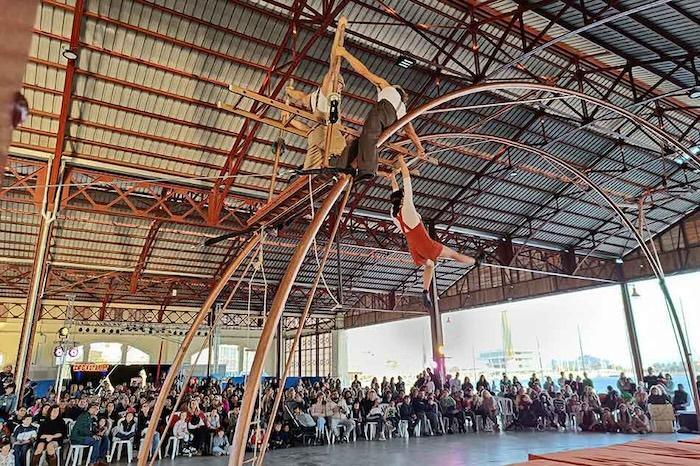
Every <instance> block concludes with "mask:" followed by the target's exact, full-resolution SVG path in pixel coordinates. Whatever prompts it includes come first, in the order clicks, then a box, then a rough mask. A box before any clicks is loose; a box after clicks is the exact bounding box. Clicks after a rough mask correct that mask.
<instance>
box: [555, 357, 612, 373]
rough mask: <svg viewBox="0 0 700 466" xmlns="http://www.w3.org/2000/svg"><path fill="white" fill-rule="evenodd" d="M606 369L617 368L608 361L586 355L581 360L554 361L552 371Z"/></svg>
mask: <svg viewBox="0 0 700 466" xmlns="http://www.w3.org/2000/svg"><path fill="white" fill-rule="evenodd" d="M605 369H617V366H616V365H615V364H613V363H612V362H610V361H608V360H607V359H601V358H597V357H595V356H591V355H589V354H584V355H583V357H581V358H576V359H570V360H563V359H562V360H559V359H553V360H552V370H554V371H562V370H564V371H567V370H605Z"/></svg>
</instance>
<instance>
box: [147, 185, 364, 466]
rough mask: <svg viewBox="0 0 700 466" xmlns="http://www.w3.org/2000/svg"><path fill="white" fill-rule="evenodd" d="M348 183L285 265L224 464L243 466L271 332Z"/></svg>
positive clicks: (327, 203)
mask: <svg viewBox="0 0 700 466" xmlns="http://www.w3.org/2000/svg"><path fill="white" fill-rule="evenodd" d="M349 182H350V177H349V176H347V175H342V176H341V177H340V179H339V181H338V182H336V184H335V186H333V188H332V189H331V191H330V192H329V193H328V195H327V197H326V200H325V201H323V204H322V205H321V207H320V208H319V209H318V210H317V211H316V216H315V217H314V219H313V220H312V221H311V224H309V226H308V228H307V229H306V231H305V232H304V236H303V237H302V238H301V241H300V242H299V245H298V246H297V249H296V251H294V256H292V259H291V261H290V262H289V267H287V271H286V272H285V274H284V277H283V278H282V280H281V281H280V284H279V287H278V289H277V294H276V295H275V300H274V301H273V302H272V307H271V308H270V312H269V313H268V315H267V318H266V319H265V325H264V326H263V330H262V334H261V335H260V340H259V341H258V346H257V348H256V350H255V358H254V359H253V365H252V366H251V368H250V373H249V374H248V377H247V379H246V385H245V391H244V392H243V400H242V401H241V412H240V414H239V416H238V422H237V423H236V430H235V431H234V435H233V442H231V446H232V448H231V457H230V458H229V463H228V464H229V465H230V466H236V465H242V464H243V460H244V457H245V446H246V441H247V438H248V428H249V426H250V422H251V420H252V418H253V409H254V408H255V399H256V394H257V392H258V388H259V386H260V378H261V377H262V372H263V364H264V362H265V358H266V357H267V354H268V353H269V352H270V348H271V347H272V339H273V337H274V335H275V330H276V329H277V324H278V323H279V320H280V318H281V316H282V311H283V310H284V306H285V304H286V302H287V298H288V297H289V293H290V291H291V290H292V285H293V284H294V280H295V279H296V277H297V274H298V273H299V269H301V264H302V263H303V262H304V258H305V257H306V254H307V253H308V252H309V248H310V247H311V243H312V242H313V240H314V238H315V237H316V234H317V233H318V230H319V229H320V228H321V225H322V224H323V222H324V220H325V219H326V217H327V216H328V213H329V212H330V210H331V207H332V206H333V204H335V201H337V200H338V197H340V193H342V192H343V189H345V187H346V186H347V185H348V183H349ZM139 466H141V465H139Z"/></svg>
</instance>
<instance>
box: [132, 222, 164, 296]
mask: <svg viewBox="0 0 700 466" xmlns="http://www.w3.org/2000/svg"><path fill="white" fill-rule="evenodd" d="M162 224H163V222H161V221H159V220H153V221H152V222H151V226H150V228H149V229H148V234H147V235H146V240H145V241H144V243H143V248H141V254H139V260H138V262H137V263H136V267H135V268H134V273H132V274H131V279H130V280H129V291H130V292H131V293H136V289H137V288H138V283H139V278H141V273H142V272H143V269H145V268H146V262H147V261H148V257H149V256H150V255H151V251H152V250H153V245H154V244H155V242H156V236H157V235H158V230H160V226H161V225H162Z"/></svg>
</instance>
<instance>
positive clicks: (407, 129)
mask: <svg viewBox="0 0 700 466" xmlns="http://www.w3.org/2000/svg"><path fill="white" fill-rule="evenodd" d="M403 131H404V133H406V136H408V139H410V140H411V142H412V143H413V145H414V146H416V152H417V153H418V157H425V149H424V148H423V144H421V142H420V139H419V138H418V134H416V130H415V129H414V128H413V125H412V124H411V123H406V126H404V127H403Z"/></svg>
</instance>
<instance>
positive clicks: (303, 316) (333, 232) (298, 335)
mask: <svg viewBox="0 0 700 466" xmlns="http://www.w3.org/2000/svg"><path fill="white" fill-rule="evenodd" d="M351 189H352V183H350V184H348V187H347V189H346V190H345V197H343V200H342V201H341V203H340V208H339V209H338V212H339V213H340V214H339V215H338V216H337V217H336V218H335V223H334V224H333V229H332V230H331V235H330V236H329V238H328V244H326V247H325V248H324V250H323V258H322V259H321V263H320V264H319V265H318V270H317V271H316V276H315V277H314V281H313V285H311V290H310V291H309V297H308V298H307V299H306V306H305V307H304V312H302V314H301V317H299V326H298V327H297V331H296V333H295V334H294V340H292V346H291V348H289V354H288V355H287V361H286V363H285V365H284V373H283V374H282V377H280V380H279V388H278V389H277V393H275V402H274V403H273V404H272V411H271V413H272V414H271V415H270V416H271V419H270V425H269V426H268V428H267V430H266V431H265V437H264V438H263V442H262V445H261V446H260V451H259V456H258V460H257V461H256V465H257V466H262V465H263V461H264V460H265V453H266V452H267V445H268V444H269V443H270V435H271V434H272V421H273V420H274V416H275V414H276V413H277V410H278V409H279V407H280V402H281V401H282V394H283V393H284V384H285V382H286V381H287V377H288V376H289V371H290V369H291V368H292V359H294V351H295V350H296V348H297V346H299V341H300V340H301V333H302V331H303V330H304V323H306V319H307V318H308V317H309V313H310V312H311V304H312V303H313V301H314V297H315V295H316V289H317V288H318V284H319V283H320V282H321V277H322V276H323V269H324V268H325V267H326V261H327V260H328V256H329V254H330V252H331V247H332V246H333V240H334V239H335V235H336V234H337V233H338V227H339V226H340V221H341V219H342V218H343V215H342V213H343V211H344V210H345V205H346V204H347V203H348V198H350V190H351ZM280 338H281V335H280Z"/></svg>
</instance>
